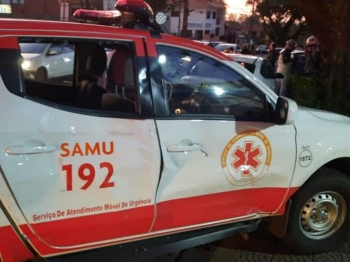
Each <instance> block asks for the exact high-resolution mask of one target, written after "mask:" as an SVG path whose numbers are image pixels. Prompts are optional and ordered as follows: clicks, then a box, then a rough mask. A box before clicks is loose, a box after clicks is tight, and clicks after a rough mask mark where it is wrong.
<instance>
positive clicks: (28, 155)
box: [0, 30, 160, 251]
mask: <svg viewBox="0 0 350 262" xmlns="http://www.w3.org/2000/svg"><path fill="white" fill-rule="evenodd" d="M0 32H1V30H0ZM59 37H61V39H62V42H65V41H67V42H68V43H69V44H71V45H74V46H75V47H76V48H75V51H76V52H77V54H78V55H77V56H78V57H77V60H79V62H80V64H82V63H83V61H85V62H86V61H87V57H88V56H89V53H86V52H88V50H90V49H91V50H95V49H93V47H94V48H96V45H98V44H99V45H101V44H106V45H107V44H108V43H112V44H114V43H118V44H119V46H121V45H123V46H124V49H125V47H129V48H130V50H137V51H136V52H137V53H136V54H135V53H133V55H134V59H133V61H134V62H136V61H139V62H140V61H141V62H142V61H144V60H145V57H142V56H144V55H143V54H144V50H143V49H142V48H143V42H142V39H141V38H140V39H138V38H135V39H130V40H125V38H126V37H125V36H122V39H123V40H125V41H124V42H123V41H120V42H119V41H117V40H118V39H113V41H110V40H108V41H107V40H106V41H105V42H104V40H103V39H100V40H98V39H91V40H89V39H87V38H86V37H85V38H84V39H82V40H80V39H78V38H77V37H76V38H74V39H70V38H67V39H65V38H64V37H62V36H57V37H55V41H56V42H57V41H59ZM41 39H42V40H43V41H49V39H46V40H45V39H43V38H41ZM51 39H53V37H52V38H51ZM17 40H18V39H17V38H11V39H9V40H8V43H10V44H12V46H11V48H8V46H9V44H8V43H6V42H7V39H6V37H2V38H0V53H1V54H0V74H1V78H0V97H1V101H2V102H1V103H0V121H1V123H2V124H1V125H0V134H1V135H0V151H1V152H2V153H1V154H0V163H1V167H2V170H3V173H4V175H5V177H6V180H7V181H8V184H9V187H10V189H11V190H12V192H13V195H14V197H15V199H16V201H17V204H18V207H19V208H20V210H21V211H22V213H23V215H24V217H25V219H26V222H27V224H21V225H19V226H20V227H21V229H22V230H23V231H24V232H25V234H27V236H29V237H30V236H31V235H30V234H31V232H34V234H35V235H36V236H37V237H38V239H39V240H40V241H42V243H44V244H46V245H48V246H51V247H55V248H59V249H56V250H57V251H59V250H60V248H61V249H62V247H65V248H69V247H73V246H75V247H77V246H79V245H83V244H89V243H94V244H98V243H99V242H100V241H105V242H104V243H107V242H106V241H109V240H111V241H112V240H115V239H120V238H126V237H131V236H134V235H138V234H147V233H148V232H149V230H150V227H151V225H152V221H153V218H154V212H155V210H154V209H155V205H154V204H155V192H156V187H157V184H158V180H159V173H160V149H159V143H158V138H157V135H156V130H155V126H154V120H146V119H145V115H143V116H141V110H138V108H140V106H139V104H137V103H140V102H138V101H140V99H138V100H135V101H132V102H130V101H128V103H129V104H130V103H136V104H135V107H133V108H135V112H130V111H128V112H123V108H122V107H121V106H119V107H118V109H114V108H116V106H115V105H113V101H114V100H113V99H114V98H115V97H116V96H115V94H114V93H108V92H107V93H106V95H107V96H108V97H106V99H105V97H104V96H103V99H105V100H106V101H107V100H108V101H109V102H108V101H107V102H108V103H107V102H106V104H105V105H102V107H101V108H95V109H90V108H86V107H85V108H81V107H80V105H79V103H75V102H74V101H75V100H74V99H72V97H69V96H71V95H73V94H75V92H74V89H77V88H79V85H78V83H75V82H74V83H72V84H71V86H69V87H67V84H64V83H62V84H60V83H57V82H55V84H53V85H52V84H46V83H39V82H33V81H31V80H29V79H25V81H24V85H25V86H24V87H25V89H24V90H25V91H24V94H25V96H20V95H21V93H20V90H21V87H22V86H21V84H20V81H12V80H13V79H17V80H18V79H21V77H22V75H20V74H18V73H19V72H20V70H19V68H20V65H19V64H18V65H17V64H16V61H19V60H17V59H18V58H19V57H18V56H19V52H18V44H16V45H14V44H13V43H14V42H15V41H17ZM26 41H31V39H30V37H29V36H27V37H26ZM32 41H33V43H35V42H36V41H37V40H36V39H35V37H33V39H32ZM97 41H98V42H97ZM2 45H3V46H4V47H3V48H1V46H2ZM107 47H108V46H106V48H107ZM80 48H84V50H85V51H86V52H85V51H83V50H80V52H79V53H78V50H79V49H80ZM110 48H112V49H113V48H118V46H114V45H112V46H111V47H110ZM102 50H103V49H102ZM5 54H6V55H5ZM99 56H101V58H100V57H97V56H96V55H95V56H94V58H92V59H91V60H90V61H89V62H90V63H93V64H94V66H95V67H94V70H96V72H98V71H100V72H102V71H103V70H100V69H99V68H98V69H96V66H97V67H98V66H99V65H100V66H103V64H106V63H103V62H102V63H101V61H103V54H102V53H99ZM9 58H11V59H13V61H9V60H8V59H9ZM101 59H102V60H101ZM8 65H11V67H9V66H8ZM82 68H83V69H84V68H85V66H82ZM134 68H138V67H136V64H134ZM135 70H136V69H135ZM77 71H78V70H76V69H75V72H77ZM112 71H113V70H112ZM5 73H6V74H5ZM72 73H73V72H72ZM117 73H119V72H117ZM136 73H138V72H137V71H136ZM81 75H84V74H81ZM78 77H79V75H78ZM21 80H22V79H21ZM134 84H135V85H133V86H134V87H136V88H137V87H138V83H137V82H135V83H134ZM9 90H10V91H11V92H9ZM17 94H19V95H17ZM136 96H137V95H136ZM65 98H66V99H67V100H64V99H65ZM115 101H117V100H115ZM118 101H119V103H122V102H123V101H124V100H122V99H120V100H118ZM124 102H125V101H124ZM103 104H104V102H103ZM104 108H106V109H104ZM129 109H130V107H129ZM142 112H143V114H147V110H143V111H142ZM18 207H17V206H10V209H11V208H13V209H16V208H18ZM32 240H33V239H32ZM33 243H36V242H35V241H34V242H33Z"/></svg>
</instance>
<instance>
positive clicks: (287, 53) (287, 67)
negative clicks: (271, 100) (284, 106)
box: [276, 39, 297, 96]
mask: <svg viewBox="0 0 350 262" xmlns="http://www.w3.org/2000/svg"><path fill="white" fill-rule="evenodd" d="M296 46H297V42H296V41H295V40H293V39H290V40H288V41H287V42H286V47H285V48H284V49H283V50H282V51H281V52H280V53H279V55H278V60H277V70H276V72H277V73H280V74H282V75H283V76H284V78H283V79H281V88H280V91H279V95H280V96H286V94H287V85H288V82H289V79H290V76H291V70H292V65H293V57H292V52H293V51H294V50H295V48H296Z"/></svg>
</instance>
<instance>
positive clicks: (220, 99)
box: [157, 45, 268, 121]
mask: <svg viewBox="0 0 350 262" xmlns="http://www.w3.org/2000/svg"><path fill="white" fill-rule="evenodd" d="M157 51H158V62H159V65H160V67H161V69H162V74H163V76H162V77H163V88H164V89H165V93H166V97H167V100H168V105H169V110H170V114H171V115H190V114H192V115H193V114H195V115H198V114H201V115H218V116H227V117H235V118H237V119H242V120H253V121H254V120H262V119H266V117H268V114H267V111H268V110H267V105H266V99H265V95H264V94H263V93H262V92H261V91H259V90H258V89H257V88H256V87H255V86H254V85H253V84H252V83H250V82H249V81H248V80H247V79H246V78H244V77H243V76H241V75H240V74H238V73H237V72H235V71H234V70H232V69H231V68H229V67H227V66H226V65H224V64H223V63H222V62H220V61H216V60H214V59H212V58H209V57H207V56H205V55H202V54H199V53H196V52H192V51H188V50H184V49H181V48H175V47H168V46H162V45H159V46H158V47H157Z"/></svg>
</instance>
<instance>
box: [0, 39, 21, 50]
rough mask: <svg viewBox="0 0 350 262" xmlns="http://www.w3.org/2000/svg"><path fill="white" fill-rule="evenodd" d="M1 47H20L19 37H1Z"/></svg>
mask: <svg viewBox="0 0 350 262" xmlns="http://www.w3.org/2000/svg"><path fill="white" fill-rule="evenodd" d="M0 48H5V49H19V45H18V38H17V37H13V36H10V37H5V38H3V37H0Z"/></svg>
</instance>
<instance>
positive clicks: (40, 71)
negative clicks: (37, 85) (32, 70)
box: [36, 67, 47, 82]
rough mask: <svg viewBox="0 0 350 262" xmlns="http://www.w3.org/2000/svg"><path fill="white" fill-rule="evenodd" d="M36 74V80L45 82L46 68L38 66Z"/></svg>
mask: <svg viewBox="0 0 350 262" xmlns="http://www.w3.org/2000/svg"><path fill="white" fill-rule="evenodd" d="M36 76H37V79H38V81H40V82H47V70H46V68H44V67H40V68H39V69H38V70H37V71H36Z"/></svg>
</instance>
